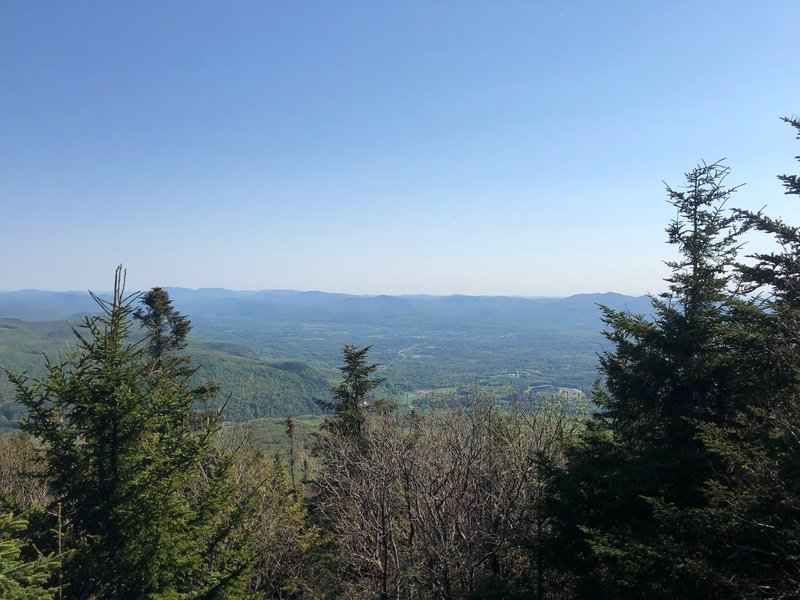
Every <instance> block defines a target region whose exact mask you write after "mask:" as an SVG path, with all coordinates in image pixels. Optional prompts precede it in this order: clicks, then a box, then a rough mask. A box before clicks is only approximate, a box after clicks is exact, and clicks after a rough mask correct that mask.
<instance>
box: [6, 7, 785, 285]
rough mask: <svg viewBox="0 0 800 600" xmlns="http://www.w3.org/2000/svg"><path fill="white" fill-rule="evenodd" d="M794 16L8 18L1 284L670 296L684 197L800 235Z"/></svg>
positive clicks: (250, 13)
mask: <svg viewBox="0 0 800 600" xmlns="http://www.w3.org/2000/svg"><path fill="white" fill-rule="evenodd" d="M799 16H800V4H798V3H797V2H796V1H795V0H788V1H781V0H771V1H770V2H768V3H767V2H762V3H757V2H750V1H747V2H745V1H735V0H727V1H720V2H711V1H699V0H692V1H685V2H682V1H676V2H640V1H630V2H595V1H586V2H579V1H564V2H558V1H549V0H548V1H544V0H541V1H538V0H529V1H522V0H486V1H483V2H476V1H470V0H452V1H447V0H436V1H433V2H431V1H429V0H428V1H414V0H407V1H403V2H375V1H369V2H355V1H346V0H342V1H338V2H333V1H322V0H314V1H310V0H309V1H304V0H292V1H291V2H279V1H277V0H275V1H267V0H258V1H252V2H247V1H234V2H222V1H216V2H212V1H209V0H192V1H178V0H169V1H166V2H165V1H161V0H159V1H151V2H143V1H137V2H132V1H131V2H104V3H99V2H88V1H74V2H62V1H51V2H47V1H37V2H29V1H28V0H10V1H6V2H2V3H0V290H6V291H8V290H16V289H24V288H34V289H49V290H85V289H94V290H105V289H109V288H110V287H111V286H112V283H113V274H114V268H115V267H116V265H118V264H123V265H124V266H125V267H126V268H127V272H128V286H129V288H134V289H147V288H150V287H153V286H181V287H190V288H199V287H225V288H231V289H297V290H322V291H330V292H347V293H358V294H412V293H428V294H454V293H459V294H479V295H522V296H536V295H557V296H560V295H569V294H573V293H582V292H603V291H616V292H621V293H628V294H641V293H644V292H648V291H649V292H658V291H661V290H662V289H663V288H664V284H663V281H662V279H663V277H664V276H665V275H666V274H667V269H666V267H665V266H664V264H663V261H664V260H665V259H669V258H671V257H672V256H673V250H672V249H671V248H670V247H668V246H667V245H666V244H665V240H666V235H665V233H664V228H665V227H666V226H667V224H668V221H669V220H670V219H671V218H673V217H674V209H673V208H672V207H670V206H669V205H668V204H667V202H666V194H665V191H664V185H665V184H664V182H667V183H668V184H670V185H672V186H680V185H681V183H682V181H683V174H684V173H685V172H686V171H688V170H690V169H691V168H692V167H693V166H694V165H695V164H697V163H698V162H699V161H701V160H706V161H708V162H712V161H715V160H717V159H720V158H726V159H727V164H728V166H729V167H730V168H731V175H730V177H729V179H728V181H729V182H730V183H731V184H732V185H733V184H739V183H745V184H746V185H745V186H744V187H742V188H741V189H739V191H737V192H736V194H735V197H734V203H735V205H737V206H743V207H747V208H753V209H758V208H761V207H764V206H766V207H767V212H768V213H769V214H771V215H772V216H779V217H782V218H784V219H786V220H787V221H789V222H793V223H800V208H799V207H798V206H796V205H797V201H796V200H795V202H794V203H793V202H792V198H791V197H787V196H784V195H783V193H782V188H781V187H780V185H779V182H778V181H777V179H776V177H775V176H776V175H777V174H779V173H797V172H798V171H799V170H800V165H798V164H797V162H796V160H795V159H794V156H795V155H797V154H800V144H798V142H797V141H796V140H795V139H794V134H793V131H794V130H792V129H791V128H790V127H788V126H787V125H786V124H784V123H782V122H781V120H780V117H781V116H791V115H796V114H798V113H800V77H798V75H800V73H798V60H797V59H798V57H800V38H798V36H797V33H796V27H795V26H796V23H797V20H798V17H799Z"/></svg>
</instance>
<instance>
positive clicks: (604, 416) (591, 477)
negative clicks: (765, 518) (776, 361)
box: [549, 163, 743, 598]
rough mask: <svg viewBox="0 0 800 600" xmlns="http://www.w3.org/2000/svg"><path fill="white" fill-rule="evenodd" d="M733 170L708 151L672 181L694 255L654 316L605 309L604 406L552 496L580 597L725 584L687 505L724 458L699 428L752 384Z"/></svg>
mask: <svg viewBox="0 0 800 600" xmlns="http://www.w3.org/2000/svg"><path fill="white" fill-rule="evenodd" d="M727 174H728V169H727V168H726V167H724V166H723V165H721V164H719V163H714V164H711V165H706V164H702V165H700V166H698V167H697V168H695V169H694V170H693V171H691V172H690V173H687V175H686V179H687V186H686V188H685V189H684V190H674V189H672V188H669V187H668V188H667V193H668V195H669V199H670V202H671V203H672V204H673V205H674V206H675V207H676V209H677V213H678V214H677V218H676V219H675V220H674V221H673V222H672V223H671V224H670V226H669V227H668V229H667V233H668V239H669V242H670V243H671V244H674V245H676V246H677V248H678V250H679V252H680V259H679V260H677V261H674V262H670V263H668V264H669V266H670V267H671V268H672V276H671V277H670V278H669V279H668V282H669V290H670V291H669V292H668V293H667V294H664V295H663V296H662V297H661V298H653V315H652V319H648V318H645V317H644V316H641V315H631V314H628V313H625V312H618V311H613V310H610V309H608V308H603V314H604V321H605V323H606V325H607V327H608V330H607V332H606V337H607V338H608V340H609V341H611V342H612V343H613V350H611V351H609V352H606V353H604V354H603V355H601V357H600V369H601V373H602V375H603V378H604V380H603V382H602V383H603V385H602V386H598V387H597V389H596V391H595V395H594V400H595V402H596V404H597V405H598V407H599V410H598V412H597V413H596V414H595V415H594V416H593V418H592V419H591V420H590V422H589V423H588V425H587V428H586V431H585V432H584V434H583V435H582V436H581V440H580V442H579V443H578V444H577V445H576V446H575V447H574V448H573V449H572V450H571V451H570V454H569V457H568V458H569V460H568V466H567V468H566V469H565V470H557V471H556V472H555V474H554V477H553V479H552V487H551V497H550V501H549V511H550V513H551V516H552V518H553V538H552V544H551V547H550V559H551V560H552V561H553V563H554V566H555V567H556V568H558V569H560V570H562V571H566V572H568V573H572V575H573V576H574V580H575V593H576V595H577V596H578V597H586V598H596V597H608V598H611V597H613V598H645V597H646V598H657V597H663V598H674V597H701V596H708V595H709V594H711V593H712V591H711V590H710V588H709V587H708V585H710V584H708V581H707V580H706V579H705V578H703V577H698V571H697V569H696V568H695V564H696V561H695V559H694V558H693V557H694V554H695V553H696V552H697V551H698V549H697V548H696V545H697V544H696V542H695V540H696V532H689V531H686V528H685V527H683V526H682V524H683V521H682V515H684V514H686V513H687V512H691V511H694V510H697V509H700V508H702V507H703V506H705V494H704V491H705V482H706V480H707V479H709V477H710V476H711V474H712V473H713V469H714V462H713V457H712V455H711V453H710V452H708V450H707V449H706V448H705V446H704V445H703V443H702V442H701V441H700V440H698V431H699V428H701V427H702V424H704V423H722V422H724V421H725V419H726V417H727V416H728V415H730V414H732V413H733V412H734V409H735V408H736V406H737V398H740V397H741V396H742V394H743V390H742V389H741V383H742V382H741V381H740V378H738V377H737V376H736V370H735V357H734V355H735V353H734V352H732V351H731V350H730V348H729V347H728V345H727V337H726V331H727V327H728V326H729V324H730V320H731V315H732V309H731V307H732V305H735V304H736V302H737V300H736V298H735V297H732V295H731V294H730V293H729V292H728V291H727V290H728V283H729V280H730V270H731V266H732V264H733V261H734V259H735V254H736V249H737V244H736V237H735V236H736V232H735V231H734V230H735V224H736V222H735V216H734V215H731V214H728V213H726V212H724V208H723V207H724V204H725V202H726V201H727V200H728V198H729V197H730V194H731V192H732V191H733V190H732V189H728V188H726V187H725V186H724V180H725V177H726V176H727ZM734 189H735V188H734ZM693 545H694V546H695V547H693Z"/></svg>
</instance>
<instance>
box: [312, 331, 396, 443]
mask: <svg viewBox="0 0 800 600" xmlns="http://www.w3.org/2000/svg"><path fill="white" fill-rule="evenodd" d="M370 348H371V346H366V347H365V348H357V347H356V346H349V345H345V346H344V347H343V348H342V354H343V355H344V366H342V367H339V370H340V371H341V372H342V380H341V382H339V384H338V385H336V386H334V387H332V388H331V394H332V395H333V400H331V401H321V402H320V403H319V404H320V405H321V406H322V407H323V408H325V409H327V410H332V411H333V417H332V418H331V419H330V420H329V421H328V423H327V424H326V425H327V427H328V428H329V429H332V430H334V431H336V432H337V433H339V434H342V435H345V436H349V437H352V438H353V439H360V438H361V435H362V429H363V426H364V410H365V409H366V404H367V400H368V398H369V394H370V392H372V390H374V389H375V388H376V387H378V386H379V385H380V384H381V383H383V381H384V378H382V377H374V376H373V375H372V374H373V373H374V372H375V371H377V370H378V368H379V367H380V365H378V364H372V365H371V364H368V362H367V355H368V353H369V350H370Z"/></svg>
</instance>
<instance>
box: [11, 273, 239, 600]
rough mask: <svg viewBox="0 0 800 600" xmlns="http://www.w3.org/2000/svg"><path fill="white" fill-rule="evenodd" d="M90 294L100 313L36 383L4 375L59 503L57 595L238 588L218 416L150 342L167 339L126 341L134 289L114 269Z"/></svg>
mask: <svg viewBox="0 0 800 600" xmlns="http://www.w3.org/2000/svg"><path fill="white" fill-rule="evenodd" d="M93 297H94V299H95V300H96V301H97V303H98V306H99V308H100V309H101V311H102V312H101V314H100V315H99V316H96V317H91V318H86V319H85V320H84V321H83V324H82V325H81V327H79V328H76V329H75V342H76V346H77V348H76V350H75V351H73V352H71V353H69V355H68V356H67V358H66V360H65V361H64V362H61V363H53V362H50V363H48V375H47V377H45V378H44V379H42V380H40V381H31V380H29V379H27V378H26V377H25V376H21V375H16V376H12V380H13V382H14V383H15V384H16V388H17V399H18V401H20V402H21V403H22V404H23V405H25V406H26V407H27V409H28V411H29V414H28V417H27V418H26V420H25V421H24V422H23V425H22V427H23V429H24V430H25V431H27V432H28V433H30V434H31V435H33V436H35V437H36V438H38V439H39V440H40V441H41V445H42V455H43V461H44V464H45V477H46V478H47V481H48V482H49V484H50V486H51V489H52V492H53V495H54V497H55V501H56V502H59V503H60V504H61V507H62V512H63V517H64V524H65V531H66V534H67V536H66V547H67V548H68V549H69V550H71V551H72V553H71V555H70V557H69V559H68V560H67V564H66V565H65V568H64V575H65V589H64V598H81V599H84V598H96V599H98V600H100V599H109V600H111V599H114V600H117V599H128V598H130V599H134V598H137V599H138V598H151V599H157V598H158V599H167V598H241V597H243V595H244V587H243V586H244V585H245V583H246V575H247V570H248V567H249V564H250V560H249V556H248V555H247V553H246V552H245V551H244V550H243V549H242V548H243V540H242V539H241V537H240V535H239V534H237V533H236V532H237V529H238V525H239V524H240V523H241V521H242V519H243V516H244V515H243V514H242V510H239V509H240V508H241V507H238V506H234V507H230V506H229V505H228V504H227V503H228V501H229V499H230V497H231V496H232V495H233V489H232V483H231V481H230V478H229V465H228V463H227V461H226V460H225V459H224V458H223V457H221V456H219V454H218V453H217V451H216V450H215V447H214V439H213V438H214V436H215V433H216V432H217V430H218V427H219V418H220V415H219V414H216V415H206V416H205V418H203V419H198V418H197V417H196V415H194V413H193V410H192V405H193V403H194V401H195V398H196V396H195V395H194V394H193V393H192V392H191V390H190V389H189V387H188V386H189V382H188V379H189V377H190V375H191V373H190V372H188V371H187V369H186V368H185V366H184V364H183V363H182V362H181V361H167V362H164V361H160V360H159V358H160V355H159V354H158V353H156V352H153V351H152V349H153V348H156V347H160V348H162V349H163V348H166V347H170V341H169V338H168V337H166V338H165V337H162V338H161V340H160V341H159V342H158V343H157V344H156V343H155V342H154V339H153V337H154V335H155V334H152V333H151V336H150V337H148V338H146V340H145V342H144V343H142V342H136V341H133V340H132V339H131V337H130V334H131V328H132V314H133V312H134V310H133V307H132V304H133V302H134V301H135V299H136V297H137V295H132V296H127V297H126V296H125V295H124V272H123V271H122V270H121V268H120V269H118V270H117V273H116V277H115V285H114V296H113V299H112V300H104V299H102V298H99V297H97V296H94V295H93ZM156 330H158V327H157V326H156ZM176 347H177V346H176V345H175V344H172V346H171V348H173V349H174V348H176Z"/></svg>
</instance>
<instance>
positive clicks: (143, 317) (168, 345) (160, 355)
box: [133, 287, 192, 362]
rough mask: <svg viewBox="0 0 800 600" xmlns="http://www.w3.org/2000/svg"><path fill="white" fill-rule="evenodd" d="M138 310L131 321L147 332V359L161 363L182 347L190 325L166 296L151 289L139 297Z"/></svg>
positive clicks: (167, 293) (176, 357) (163, 290)
mask: <svg viewBox="0 0 800 600" xmlns="http://www.w3.org/2000/svg"><path fill="white" fill-rule="evenodd" d="M140 304H141V306H139V308H137V309H136V310H135V311H134V312H133V317H134V318H135V319H136V320H137V321H139V322H140V323H141V324H142V326H143V327H144V329H145V331H146V332H147V346H148V352H149V354H150V357H151V358H152V359H153V360H156V361H159V362H160V361H162V360H163V359H164V358H165V357H167V356H168V355H170V354H172V355H173V358H175V359H181V358H184V357H180V356H174V355H175V353H176V352H178V351H180V350H183V349H184V348H185V347H186V337H187V336H188V335H189V332H190V331H191V329H192V324H191V321H189V319H188V318H186V317H185V316H184V315H182V314H181V313H179V312H178V311H177V310H175V308H174V307H173V306H172V300H171V299H170V297H169V292H167V291H166V290H165V289H162V288H160V287H154V288H153V289H151V290H150V291H149V292H146V293H144V294H143V295H142V297H141V299H140Z"/></svg>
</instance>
